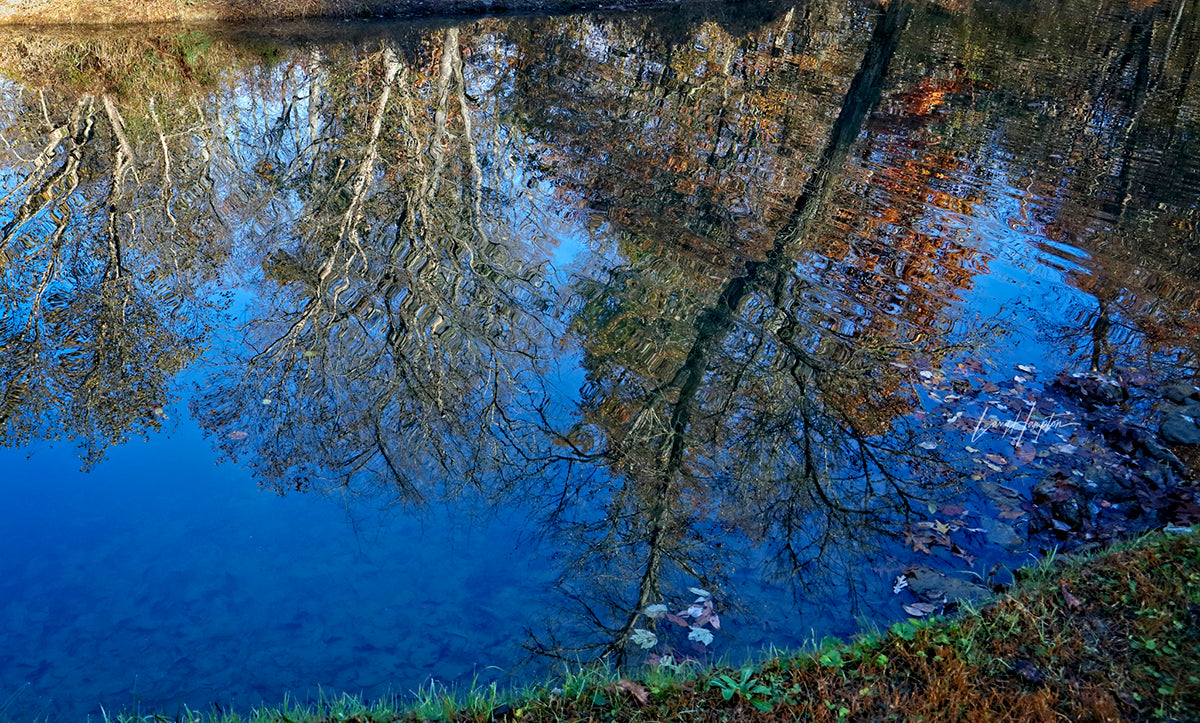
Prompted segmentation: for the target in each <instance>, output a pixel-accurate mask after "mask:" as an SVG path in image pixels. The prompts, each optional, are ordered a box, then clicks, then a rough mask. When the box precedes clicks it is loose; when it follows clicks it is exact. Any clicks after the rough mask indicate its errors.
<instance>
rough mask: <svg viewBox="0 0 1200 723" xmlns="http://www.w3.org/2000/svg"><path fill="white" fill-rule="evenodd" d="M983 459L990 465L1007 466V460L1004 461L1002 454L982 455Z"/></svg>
mask: <svg viewBox="0 0 1200 723" xmlns="http://www.w3.org/2000/svg"><path fill="white" fill-rule="evenodd" d="M983 458H984V459H986V460H987V461H989V462H991V463H992V464H998V465H1000V466H1004V465H1006V464H1008V460H1007V459H1005V457H1004V455H1002V454H985V455H983Z"/></svg>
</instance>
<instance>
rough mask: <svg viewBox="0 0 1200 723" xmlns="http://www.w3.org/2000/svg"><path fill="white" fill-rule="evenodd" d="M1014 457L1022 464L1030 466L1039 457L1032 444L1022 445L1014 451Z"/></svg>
mask: <svg viewBox="0 0 1200 723" xmlns="http://www.w3.org/2000/svg"><path fill="white" fill-rule="evenodd" d="M1013 456H1014V457H1016V459H1017V461H1018V462H1020V463H1021V464H1029V463H1030V462H1032V461H1033V460H1034V459H1035V458H1036V457H1037V450H1036V449H1034V448H1033V445H1032V444H1022V445H1021V446H1020V447H1017V448H1016V450H1014V451H1013Z"/></svg>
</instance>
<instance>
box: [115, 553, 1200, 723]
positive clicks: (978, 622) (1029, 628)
mask: <svg viewBox="0 0 1200 723" xmlns="http://www.w3.org/2000/svg"><path fill="white" fill-rule="evenodd" d="M1198 542H1200V541H1198V540H1197V539H1196V537H1195V536H1193V535H1154V536H1150V537H1146V538H1143V539H1140V540H1137V541H1133V542H1129V543H1124V544H1122V545H1120V546H1118V547H1115V548H1113V549H1111V550H1109V551H1106V552H1103V553H1100V554H1097V555H1095V556H1092V557H1088V558H1080V559H1074V560H1070V561H1066V560H1063V559H1061V558H1060V559H1059V560H1052V561H1048V562H1046V563H1044V564H1043V565H1042V566H1041V567H1040V568H1038V569H1037V570H1034V571H1031V572H1029V573H1028V574H1027V575H1025V576H1024V578H1025V579H1023V581H1022V582H1021V583H1020V584H1018V585H1017V587H1016V589H1014V590H1013V591H1011V592H1010V593H1009V594H1007V595H1004V596H1002V597H1001V598H1000V599H999V600H998V601H996V602H995V603H993V604H992V605H989V606H988V607H986V608H984V609H982V610H979V611H967V612H966V613H964V614H962V615H960V616H959V617H957V618H953V619H945V620H935V621H924V622H920V623H916V622H909V623H901V624H898V625H895V626H893V627H892V629H891V630H889V631H887V632H885V633H882V634H877V635H871V636H866V637H863V638H862V639H860V640H858V641H856V642H854V643H838V644H833V645H827V646H824V647H823V648H821V649H820V650H817V651H815V652H806V653H801V654H795V655H777V656H773V657H771V658H770V659H768V660H765V661H763V662H762V663H761V664H759V665H757V666H755V667H752V668H745V669H740V670H709V671H692V672H690V673H689V671H688V670H687V669H684V670H683V671H678V670H676V671H666V670H662V669H652V670H645V671H642V673H641V675H638V676H634V675H628V677H622V676H621V675H618V674H615V673H613V672H611V671H587V670H584V671H581V672H575V673H573V674H571V675H569V676H567V677H566V679H565V680H563V681H560V682H558V683H556V684H554V685H552V686H551V685H547V686H545V687H541V688H536V689H532V690H529V691H526V692H524V693H523V694H521V695H520V696H518V697H517V698H515V699H513V700H510V701H509V702H508V703H507V704H502V701H500V700H499V699H498V697H497V695H496V691H495V689H494V688H488V689H485V690H484V691H482V692H480V691H474V692H472V693H471V694H469V695H468V696H466V697H465V698H463V699H458V698H457V697H456V696H454V695H452V694H450V693H448V692H446V691H440V690H439V689H437V688H430V689H429V690H427V691H422V692H421V693H420V695H419V696H418V701H417V702H416V703H415V704H409V705H408V706H407V707H400V706H396V705H386V704H376V705H374V706H364V705H362V704H360V703H359V702H358V701H357V700H355V699H353V698H349V697H343V698H340V699H336V700H330V701H325V702H322V703H319V704H315V705H312V706H309V707H304V706H295V705H288V706H284V707H282V708H277V709H263V710H258V711H254V712H252V713H251V714H249V715H246V716H245V717H238V716H236V715H235V716H223V717H217V718H213V717H207V716H198V715H192V714H190V713H189V714H186V715H184V716H175V717H170V718H164V717H146V718H118V720H120V721H123V722H124V723H132V722H133V721H150V720H157V721H161V720H175V719H177V718H179V719H185V720H204V719H208V720H222V721H230V722H232V721H255V722H259V723H261V722H264V721H296V722H299V721H354V722H356V723H368V722H370V723H376V722H380V721H423V720H443V721H491V720H506V721H597V722H603V723H618V722H619V723H624V722H633V721H735V720H736V721H776V720H779V721H784V720H786V721H794V720H811V721H838V722H839V723H840V722H841V721H893V720H897V721H901V720H902V721H971V722H972V723H975V722H982V721H1001V720H1003V721H1077V722H1086V721H1097V722H1098V721H1155V720H1163V721H1196V720H1200V544H1198Z"/></svg>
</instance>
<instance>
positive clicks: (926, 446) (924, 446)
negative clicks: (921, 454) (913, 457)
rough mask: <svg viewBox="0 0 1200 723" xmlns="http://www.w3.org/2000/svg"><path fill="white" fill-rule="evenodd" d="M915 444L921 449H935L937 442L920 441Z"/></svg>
mask: <svg viewBox="0 0 1200 723" xmlns="http://www.w3.org/2000/svg"><path fill="white" fill-rule="evenodd" d="M917 446H918V447H920V448H921V449H930V450H932V449H937V444H936V443H934V442H921V443H919V444H918V445H917Z"/></svg>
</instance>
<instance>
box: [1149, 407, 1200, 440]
mask: <svg viewBox="0 0 1200 723" xmlns="http://www.w3.org/2000/svg"><path fill="white" fill-rule="evenodd" d="M1158 432H1159V434H1160V435H1162V438H1163V440H1164V441H1166V442H1167V443H1168V444H1200V405H1195V404H1189V405H1187V406H1186V407H1179V408H1177V409H1176V410H1175V411H1173V412H1171V413H1170V414H1168V415H1167V416H1166V418H1165V419H1163V421H1162V425H1161V426H1160V427H1159V428H1158Z"/></svg>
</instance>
